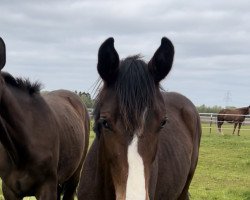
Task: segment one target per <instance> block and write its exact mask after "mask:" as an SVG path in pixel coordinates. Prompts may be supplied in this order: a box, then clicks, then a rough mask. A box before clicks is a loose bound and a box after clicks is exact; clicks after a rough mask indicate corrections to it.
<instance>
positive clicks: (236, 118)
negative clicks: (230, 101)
mask: <svg viewBox="0 0 250 200" xmlns="http://www.w3.org/2000/svg"><path fill="white" fill-rule="evenodd" d="M249 113H250V106H248V107H243V108H236V109H229V108H226V109H222V110H220V111H219V113H218V115H217V126H218V130H219V133H221V126H222V124H223V123H224V121H226V122H229V123H233V124H234V130H233V134H234V132H235V129H236V128H237V126H238V136H239V135H240V128H241V125H242V123H243V122H244V121H245V118H246V116H245V115H249ZM242 115H243V116H242Z"/></svg>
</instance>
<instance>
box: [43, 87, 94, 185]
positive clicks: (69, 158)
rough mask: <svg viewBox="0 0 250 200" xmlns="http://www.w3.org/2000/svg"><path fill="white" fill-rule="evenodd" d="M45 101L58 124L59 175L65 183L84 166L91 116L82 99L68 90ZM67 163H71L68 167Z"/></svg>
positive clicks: (56, 92) (47, 95) (50, 95)
mask: <svg viewBox="0 0 250 200" xmlns="http://www.w3.org/2000/svg"><path fill="white" fill-rule="evenodd" d="M44 99H45V101H46V102H47V103H48V105H49V106H50V108H51V109H52V110H53V113H54V115H55V117H56V119H57V122H58V134H59V141H60V142H59V143H60V145H59V146H60V147H59V149H60V150H59V152H60V153H59V154H60V158H59V164H58V173H59V177H60V180H59V182H63V181H64V180H66V179H68V178H69V176H70V175H72V173H73V172H74V171H76V170H78V168H79V166H80V165H82V163H83V160H84V158H85V155H86V153H87V149H88V137H89V123H90V120H89V115H88V111H87V109H86V107H85V105H84V104H83V103H82V101H81V99H80V97H79V96H78V95H77V94H75V93H73V92H70V91H67V90H56V91H52V92H49V93H47V94H45V95H44ZM65 163H71V166H66V165H65Z"/></svg>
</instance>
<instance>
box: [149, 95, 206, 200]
mask: <svg viewBox="0 0 250 200" xmlns="http://www.w3.org/2000/svg"><path fill="white" fill-rule="evenodd" d="M163 97H164V100H165V106H166V111H167V112H166V113H167V117H168V122H167V124H166V126H165V127H164V129H163V130H162V131H161V133H160V138H159V143H160V144H159V149H158V151H159V154H158V181H157V186H156V189H155V192H153V193H155V194H154V195H155V198H154V199H161V198H163V199H164V198H167V197H172V198H171V199H178V198H179V197H180V196H178V195H179V194H182V192H183V191H184V190H188V187H189V184H190V182H191V179H192V177H193V174H194V171H195V168H196V165H197V161H198V152H199V144H200V137H201V124H200V118H199V114H198V112H197V109H196V107H195V106H194V105H193V103H192V102H191V101H190V100H189V99H187V98H186V97H185V96H183V95H181V94H178V93H174V92H166V93H163ZM184 192H186V191H184Z"/></svg>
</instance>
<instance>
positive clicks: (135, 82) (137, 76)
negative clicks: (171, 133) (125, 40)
mask: <svg viewBox="0 0 250 200" xmlns="http://www.w3.org/2000/svg"><path fill="white" fill-rule="evenodd" d="M104 89H105V86H104V88H103V90H104ZM114 90H115V93H116V96H117V100H118V106H119V112H120V116H121V117H122V120H123V122H124V124H125V126H126V128H127V129H129V130H135V129H136V128H138V127H137V126H138V125H140V122H141V117H142V114H143V112H144V110H145V109H146V108H147V109H150V108H154V106H155V103H154V102H155V92H156V88H155V83H154V79H153V77H152V76H151V74H150V72H149V70H148V67H147V64H146V63H145V62H144V61H143V60H142V59H141V57H140V56H139V55H136V56H131V57H128V58H126V59H124V60H122V61H121V62H120V66H119V74H118V78H117V80H116V82H115V84H114ZM102 96H103V92H102V91H101V92H100V94H99V96H98V98H97V104H96V111H95V112H94V113H95V114H96V115H99V114H98V113H99V108H100V101H102ZM96 117H97V116H95V118H96Z"/></svg>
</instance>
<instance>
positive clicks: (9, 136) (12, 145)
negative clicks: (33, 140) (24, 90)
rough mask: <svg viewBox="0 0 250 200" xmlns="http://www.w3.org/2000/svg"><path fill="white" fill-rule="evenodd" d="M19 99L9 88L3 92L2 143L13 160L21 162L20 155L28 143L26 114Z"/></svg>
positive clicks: (1, 114)
mask: <svg viewBox="0 0 250 200" xmlns="http://www.w3.org/2000/svg"><path fill="white" fill-rule="evenodd" d="M22 106H23V105H21V104H20V102H19V101H18V99H17V97H16V96H15V95H14V94H13V93H12V92H11V90H9V89H8V88H6V89H5V91H3V95H2V97H1V103H0V118H1V121H0V123H1V125H0V128H1V130H2V131H1V137H0V140H1V143H2V145H3V146H4V148H5V149H6V150H7V152H8V154H9V155H10V157H11V159H12V160H13V161H14V162H15V163H18V162H19V158H20V156H21V155H20V154H21V153H22V152H23V151H20V149H23V147H24V146H25V145H26V143H27V139H28V137H27V135H26V131H25V128H26V126H25V125H26V123H25V118H26V116H25V114H27V113H23V112H22Z"/></svg>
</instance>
